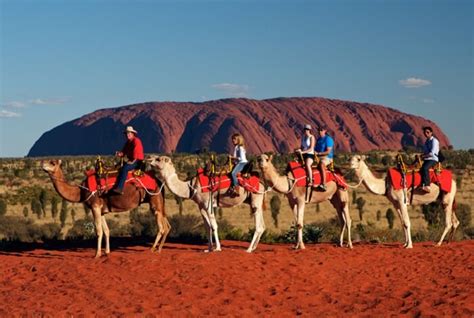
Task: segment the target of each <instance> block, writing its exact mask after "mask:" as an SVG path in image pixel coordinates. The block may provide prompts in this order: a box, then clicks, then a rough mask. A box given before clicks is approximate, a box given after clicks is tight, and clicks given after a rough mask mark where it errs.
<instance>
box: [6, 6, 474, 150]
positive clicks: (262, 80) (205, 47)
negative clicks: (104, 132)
mask: <svg viewBox="0 0 474 318" xmlns="http://www.w3.org/2000/svg"><path fill="white" fill-rule="evenodd" d="M473 30H474V2H473V1H456V0H454V1H453V0H451V1H426V0H423V1H375V0H374V1H298V0H296V1H294V0H293V1H270V0H267V1H250V0H249V1H244V0H242V1H199V0H195V1H191V0H190V1H105V0H102V1H87V0H84V1H59V0H58V1H49V0H48V1H46V0H44V1H43V0H35V1H24V0H17V1H13V0H0V32H1V33H0V34H1V36H0V54H1V55H0V57H1V58H0V157H12V156H14V157H18V156H24V155H26V154H27V152H28V150H29V149H30V147H31V146H32V145H33V143H34V142H35V141H36V140H37V139H38V138H39V137H40V136H41V134H42V133H44V132H46V131H48V130H50V129H52V128H54V127H56V126H57V125H59V124H61V123H63V122H65V121H69V120H73V119H75V118H77V117H80V116H82V115H84V114H87V113H89V112H92V111H94V110H96V109H99V108H107V107H117V106H123V105H127V104H131V103H138V102H146V101H205V100H211V99H219V98H227V97H242V96H245V97H249V98H256V99H264V98H273V97H280V96H319V97H328V98H337V99H345V100H353V101H358V102H369V103H376V104H382V105H386V106H389V107H392V108H395V109H399V110H401V111H404V112H407V113H410V114H416V115H420V116H423V117H426V118H428V119H431V120H433V121H434V122H436V123H437V124H438V125H440V127H441V128H442V129H443V130H444V132H445V133H447V135H448V136H449V137H450V139H451V142H452V143H453V145H454V147H455V148H456V149H467V148H474V128H473V122H474V111H473V108H474V107H473V106H474V95H473V92H474V55H473V47H474V31H473Z"/></svg>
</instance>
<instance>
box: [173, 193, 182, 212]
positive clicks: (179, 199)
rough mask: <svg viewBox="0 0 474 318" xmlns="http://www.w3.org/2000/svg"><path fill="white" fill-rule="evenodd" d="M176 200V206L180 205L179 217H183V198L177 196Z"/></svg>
mask: <svg viewBox="0 0 474 318" xmlns="http://www.w3.org/2000/svg"><path fill="white" fill-rule="evenodd" d="M174 200H175V201H176V204H177V205H178V213H179V215H183V198H181V197H178V196H177V195H175V196H174Z"/></svg>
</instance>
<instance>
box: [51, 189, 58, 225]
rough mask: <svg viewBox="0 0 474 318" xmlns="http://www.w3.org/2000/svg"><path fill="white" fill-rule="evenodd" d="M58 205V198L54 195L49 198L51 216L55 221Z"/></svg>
mask: <svg viewBox="0 0 474 318" xmlns="http://www.w3.org/2000/svg"><path fill="white" fill-rule="evenodd" d="M58 203H59V198H58V197H57V196H56V195H53V196H52V197H51V216H52V217H53V219H55V220H56V217H57V216H58Z"/></svg>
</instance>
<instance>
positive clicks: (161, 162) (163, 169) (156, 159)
mask: <svg viewBox="0 0 474 318" xmlns="http://www.w3.org/2000/svg"><path fill="white" fill-rule="evenodd" d="M147 161H148V163H149V164H150V165H151V166H152V168H153V169H154V170H155V171H156V172H157V173H158V174H159V176H160V177H166V176H167V175H168V174H169V173H170V170H171V168H172V167H173V162H171V158H170V157H166V156H150V157H149V158H148V159H147Z"/></svg>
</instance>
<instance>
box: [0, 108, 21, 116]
mask: <svg viewBox="0 0 474 318" xmlns="http://www.w3.org/2000/svg"><path fill="white" fill-rule="evenodd" d="M20 116H21V114H19V113H14V112H10V111H8V110H4V109H0V118H12V117H20Z"/></svg>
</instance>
